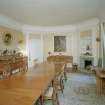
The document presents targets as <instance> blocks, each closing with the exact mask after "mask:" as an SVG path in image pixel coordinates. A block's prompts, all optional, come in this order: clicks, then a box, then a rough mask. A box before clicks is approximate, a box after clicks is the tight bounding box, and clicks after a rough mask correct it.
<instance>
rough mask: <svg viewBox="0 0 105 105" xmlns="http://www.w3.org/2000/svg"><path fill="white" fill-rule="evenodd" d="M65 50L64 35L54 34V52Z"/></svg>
mask: <svg viewBox="0 0 105 105" xmlns="http://www.w3.org/2000/svg"><path fill="white" fill-rule="evenodd" d="M65 51H66V36H54V52H65Z"/></svg>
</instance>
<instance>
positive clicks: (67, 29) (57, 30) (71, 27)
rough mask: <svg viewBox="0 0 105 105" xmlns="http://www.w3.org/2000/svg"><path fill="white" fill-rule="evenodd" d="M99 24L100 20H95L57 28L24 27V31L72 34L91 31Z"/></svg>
mask: <svg viewBox="0 0 105 105" xmlns="http://www.w3.org/2000/svg"><path fill="white" fill-rule="evenodd" d="M98 24H99V19H98V18H93V19H91V20H87V21H84V22H81V23H78V24H73V25H67V26H66V25H65V26H55V27H51V26H50V27H38V26H36V27H35V26H30V25H24V26H23V27H22V30H23V31H24V32H28V33H36V32H37V33H41V34H43V35H44V34H59V33H64V34H65V33H70V32H76V31H80V30H84V29H90V28H92V27H94V26H96V25H98Z"/></svg>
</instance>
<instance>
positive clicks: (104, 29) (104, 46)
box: [100, 23, 105, 68]
mask: <svg viewBox="0 0 105 105" xmlns="http://www.w3.org/2000/svg"><path fill="white" fill-rule="evenodd" d="M100 28H101V32H100V34H101V50H100V51H101V53H100V56H101V60H102V68H105V23H102V24H101V27H100Z"/></svg>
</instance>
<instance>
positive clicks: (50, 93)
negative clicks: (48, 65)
mask: <svg viewBox="0 0 105 105" xmlns="http://www.w3.org/2000/svg"><path fill="white" fill-rule="evenodd" d="M52 96H53V87H49V88H48V90H47V91H46V92H45V94H44V99H49V100H50V99H52Z"/></svg>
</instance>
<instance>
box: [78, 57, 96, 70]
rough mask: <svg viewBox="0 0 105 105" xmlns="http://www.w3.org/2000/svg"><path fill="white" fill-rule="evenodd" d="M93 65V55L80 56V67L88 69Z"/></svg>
mask: <svg viewBox="0 0 105 105" xmlns="http://www.w3.org/2000/svg"><path fill="white" fill-rule="evenodd" d="M93 65H94V57H93V56H87V55H85V56H80V68H81V69H90V68H91V67H92V66H93Z"/></svg>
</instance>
